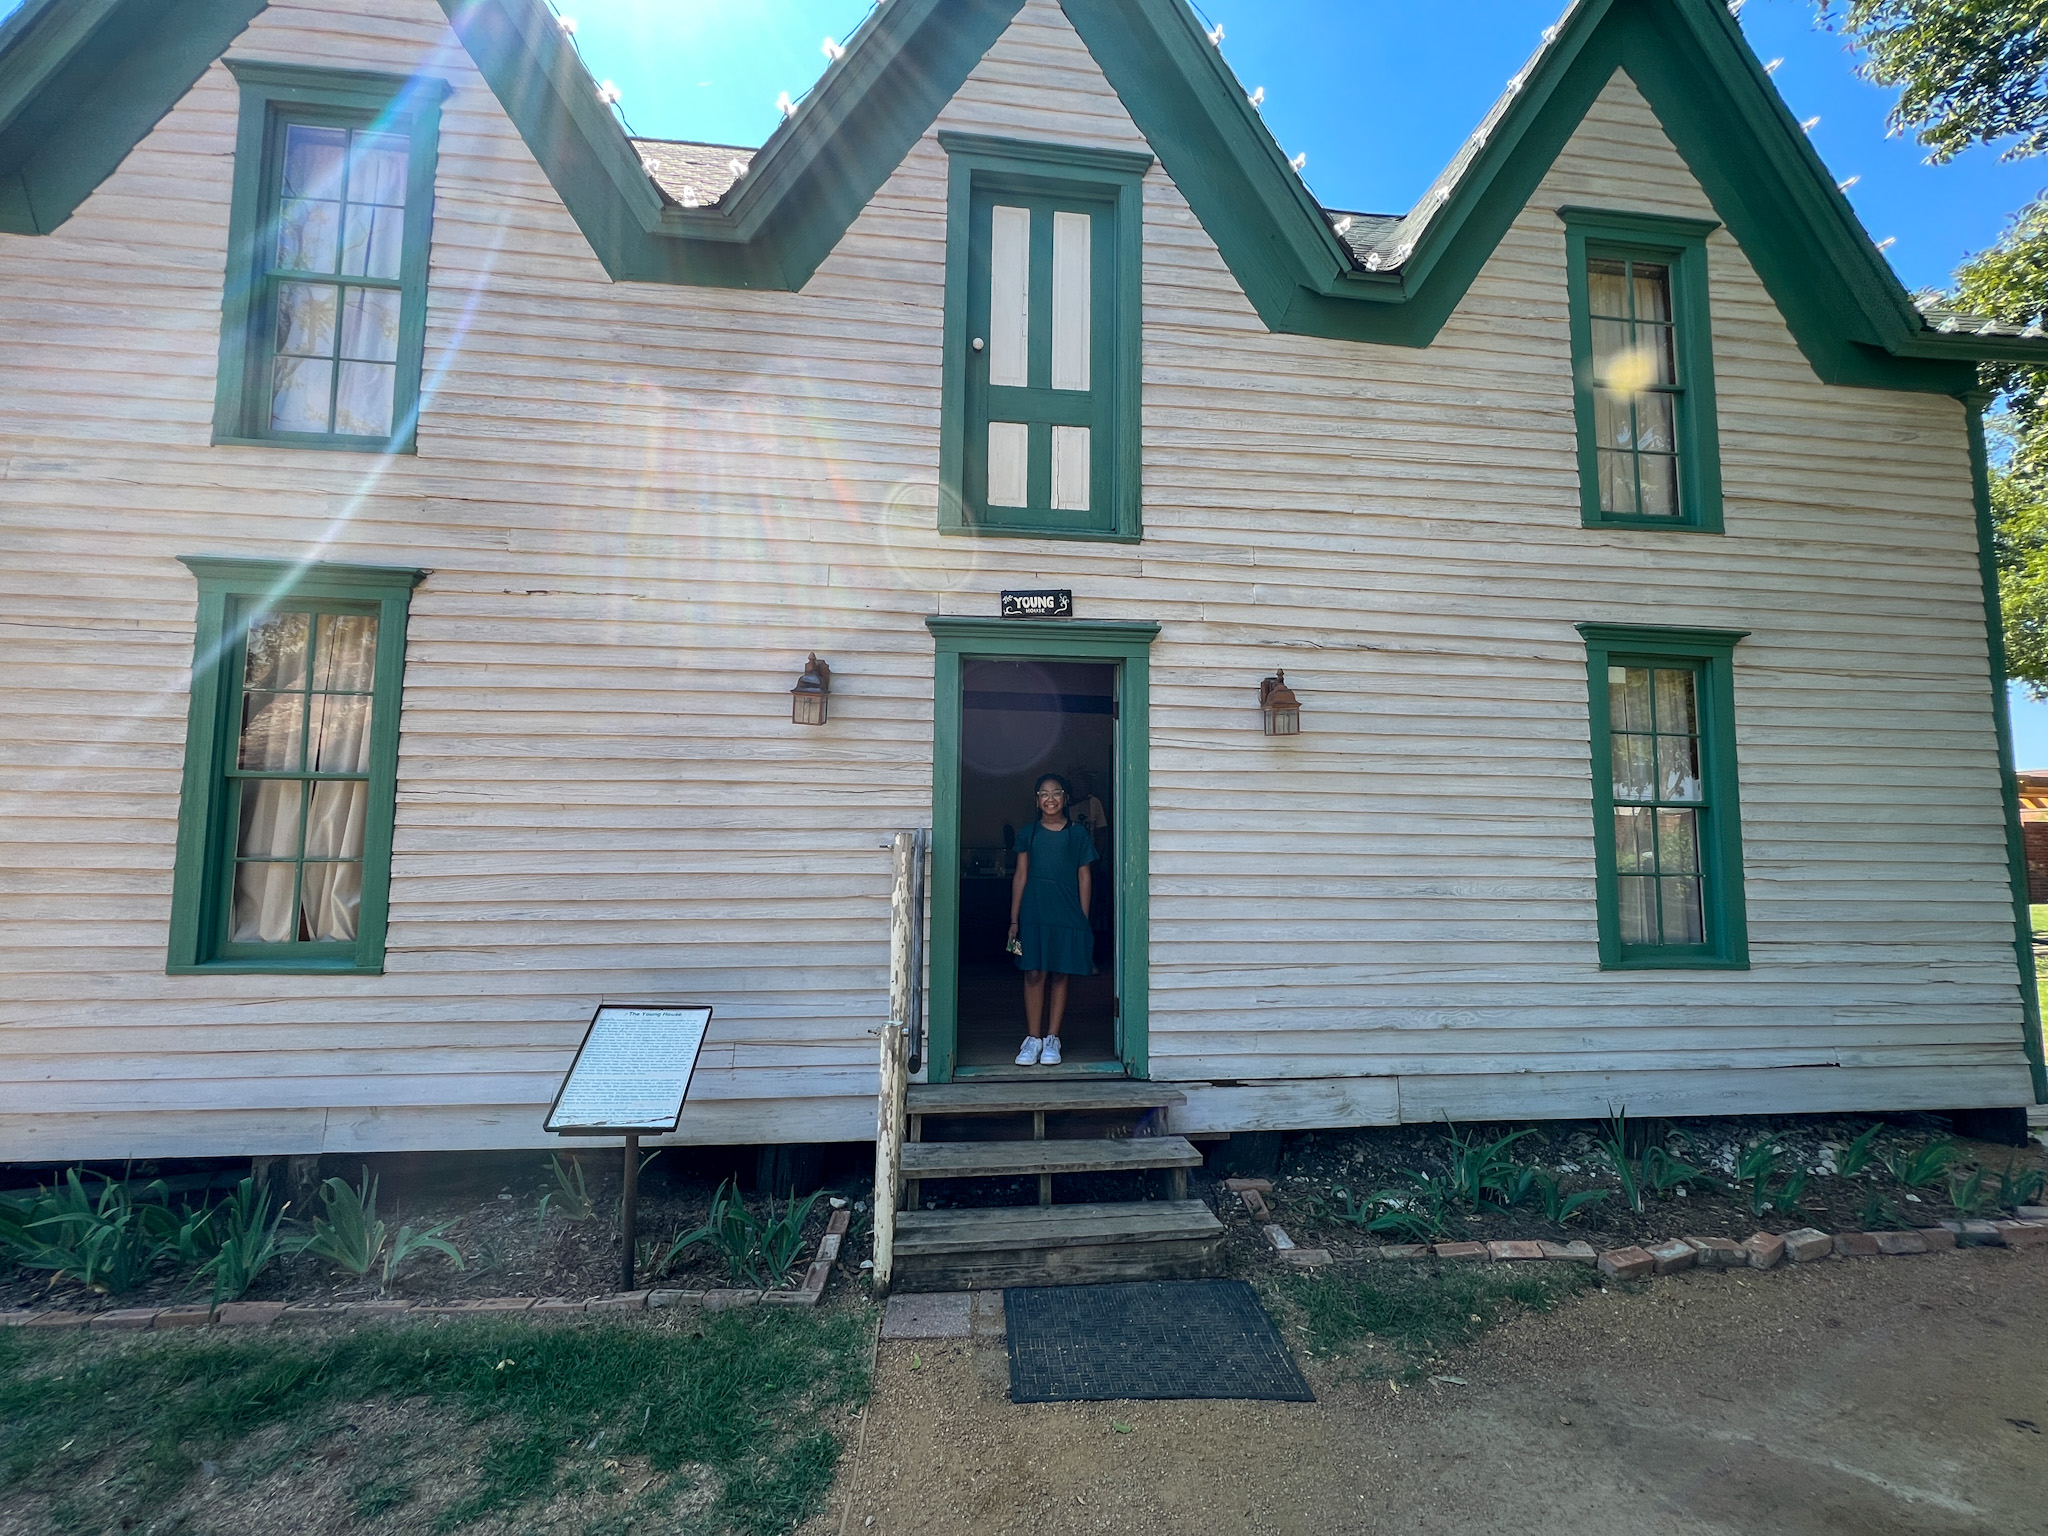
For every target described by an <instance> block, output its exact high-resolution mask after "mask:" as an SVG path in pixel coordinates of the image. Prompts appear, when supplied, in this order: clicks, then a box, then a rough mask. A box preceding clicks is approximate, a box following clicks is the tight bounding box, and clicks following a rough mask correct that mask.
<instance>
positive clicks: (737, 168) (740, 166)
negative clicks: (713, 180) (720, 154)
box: [725, 160, 747, 181]
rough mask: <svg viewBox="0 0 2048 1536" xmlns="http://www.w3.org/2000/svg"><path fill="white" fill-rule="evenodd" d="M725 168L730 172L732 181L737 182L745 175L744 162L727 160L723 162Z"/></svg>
mask: <svg viewBox="0 0 2048 1536" xmlns="http://www.w3.org/2000/svg"><path fill="white" fill-rule="evenodd" d="M725 168H726V169H727V170H728V171H731V172H732V179H733V180H734V181H738V180H739V179H740V178H741V177H742V176H744V175H746V174H747V167H746V163H745V162H744V161H740V160H728V161H726V162H725Z"/></svg>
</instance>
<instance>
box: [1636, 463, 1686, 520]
mask: <svg viewBox="0 0 2048 1536" xmlns="http://www.w3.org/2000/svg"><path fill="white" fill-rule="evenodd" d="M1636 472H1637V475H1638V476H1639V483H1640V484H1641V486H1642V498H1643V515H1644V516H1645V517H1676V516H1678V460H1677V459H1675V458H1673V457H1672V456H1671V455H1670V454H1668V453H1646V454H1644V455H1643V456H1642V458H1641V461H1640V462H1639V463H1638V465H1637V470H1636Z"/></svg>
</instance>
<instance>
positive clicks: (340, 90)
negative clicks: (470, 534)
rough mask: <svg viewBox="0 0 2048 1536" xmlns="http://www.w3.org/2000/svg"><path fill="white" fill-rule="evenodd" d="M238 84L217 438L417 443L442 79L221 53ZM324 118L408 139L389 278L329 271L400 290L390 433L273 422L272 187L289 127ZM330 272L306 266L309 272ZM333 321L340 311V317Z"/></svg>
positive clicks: (390, 448)
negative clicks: (394, 266) (394, 269)
mask: <svg viewBox="0 0 2048 1536" xmlns="http://www.w3.org/2000/svg"><path fill="white" fill-rule="evenodd" d="M224 62H225V63H226V65H227V67H228V68H229V69H230V70H232V71H233V72H234V75H235V79H236V80H237V81H238V82H239V83H240V85H241V90H242V107H241V120H240V124H239V127H238V129H237V131H236V137H235V182H234V196H233V201H232V203H231V205H230V209H229V214H228V267H227V285H226V289H225V291H224V293H223V295H222V300H221V330H220V364H219V372H218V375H217V378H216V384H215V392H214V410H213V441H214V443H215V444H219V445H227V444H235V445H252V444H262V445H264V446H268V447H291V448H326V449H340V450H342V451H344V452H352V453H412V452H414V451H415V445H416V435H417V426H418V419H419V406H420V384H421V377H422V369H423V366H424V362H425V355H426V332H427V267H428V258H429V254H430V251H431V247H432V239H433V229H432V225H433V208H434V174H435V164H436V159H437V156H438V145H439V140H440V123H441V102H442V99H443V98H444V97H445V96H446V95H447V93H448V84H447V82H446V81H444V80H440V79H437V78H435V77H433V76H430V75H410V76H408V75H386V74H378V73H373V72H371V71H367V70H339V69H314V68H308V67H305V66H302V65H296V64H272V63H262V62H256V61H252V60H248V59H227V60H225V61H224ZM294 123H296V124H310V125H329V126H335V127H346V128H353V129H362V128H366V127H371V126H375V127H377V128H378V129H380V130H383V131H388V132H392V133H400V134H403V135H404V136H405V138H406V140H407V145H408V157H407V167H406V189H405V206H404V232H403V237H402V240H401V242H400V251H399V267H398V276H397V278H396V279H381V278H375V277H348V278H344V277H342V276H341V275H340V274H334V277H335V280H336V281H337V282H339V283H340V284H341V286H343V287H345V288H347V289H348V290H349V291H351V292H353V291H355V290H357V289H359V288H360V289H371V290H373V289H380V288H381V289H384V290H387V291H392V292H396V293H397V294H399V296H400V298H399V321H398V333H397V343H396V358H395V362H396V373H395V378H394V383H393V390H392V409H391V422H392V430H391V433H390V435H389V436H388V437H382V436H373V435H368V434H354V433H342V432H289V431H282V430H277V429H273V427H272V426H271V385H270V375H271V363H272V358H273V355H274V341H275V332H276V329H277V325H276V314H277V304H278V299H277V292H276V291H277V289H279V288H280V287H281V286H282V285H283V282H284V279H283V278H281V277H280V276H279V275H277V274H274V273H273V272H272V270H271V261H270V253H271V252H273V251H274V250H275V249H276V246H277V225H278V210H277V202H278V194H277V191H276V187H277V185H278V182H279V179H280V176H281V175H282V167H283V158H282V157H283V149H284V133H285V128H286V127H287V125H289V124H294ZM325 275H327V274H321V273H316V272H308V273H307V276H308V277H309V278H315V279H317V278H319V277H321V276H325ZM336 324H337V325H339V324H340V321H339V320H338V319H337V321H336Z"/></svg>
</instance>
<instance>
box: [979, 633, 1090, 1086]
mask: <svg viewBox="0 0 2048 1536" xmlns="http://www.w3.org/2000/svg"><path fill="white" fill-rule="evenodd" d="M1116 681H1117V679H1116V667H1115V666H1114V665H1113V664H1107V663H1100V662H1080V661H974V660H968V661H964V662H963V663H962V664H961V693H962V697H961V706H962V707H961V714H960V720H961V725H960V871H959V879H960V904H959V914H960V916H959V924H960V927H959V941H960V991H959V1008H958V1020H959V1024H958V1045H957V1051H958V1054H957V1056H956V1058H955V1059H956V1062H957V1064H958V1065H959V1066H960V1067H963V1068H969V1069H972V1068H993V1067H1008V1066H1010V1065H1011V1063H1012V1061H1013V1059H1014V1058H1015V1056H1016V1054H1017V1043H1018V1042H1019V1041H1020V1040H1022V1039H1023V1038H1024V989H1023V977H1022V974H1021V973H1020V972H1019V971H1018V970H1017V965H1016V961H1015V959H1014V957H1012V956H1010V955H1009V954H1006V953H1005V952H1004V948H1003V946H1004V943H1005V941H1006V940H1007V939H1008V937H1009V928H1010V881H1011V877H1012V875H1013V874H1014V873H1015V869H1016V864H1015V854H1014V845H1015V842H1016V835H1017V832H1018V830H1019V829H1020V828H1022V827H1023V826H1025V825H1026V824H1027V823H1029V822H1030V821H1031V820H1033V819H1035V818H1036V816H1037V814H1038V812H1037V809H1036V807H1035V805H1034V804H1033V802H1032V795H1031V792H1032V788H1033V786H1034V785H1035V784H1036V783H1037V781H1038V779H1039V778H1040V777H1041V776H1042V775H1044V774H1048V773H1056V774H1059V775H1060V776H1061V777H1062V778H1064V779H1066V780H1067V782H1068V784H1069V785H1070V786H1071V788H1072V791H1073V801H1072V804H1071V805H1070V806H1069V808H1068V814H1069V816H1070V817H1071V818H1072V819H1073V820H1075V821H1077V822H1079V823H1080V824H1081V825H1083V826H1085V827H1087V828H1088V829H1089V830H1090V832H1091V833H1092V834H1093V835H1094V839H1095V853H1096V862H1095V865H1094V876H1093V884H1094V891H1093V900H1092V902H1091V905H1090V909H1089V920H1090V926H1091V927H1092V928H1093V929H1094V933H1095V974H1094V975H1093V976H1076V977H1074V978H1073V979H1072V980H1071V981H1070V982H1069V983H1068V991H1067V1013H1066V1019H1065V1022H1064V1024H1063V1025H1062V1027H1061V1030H1060V1042H1061V1044H1062V1046H1063V1047H1064V1048H1065V1052H1064V1061H1065V1063H1066V1064H1067V1065H1068V1066H1071V1067H1074V1068H1078V1069H1080V1070H1083V1071H1086V1070H1090V1069H1091V1068H1092V1069H1093V1070H1097V1071H1099V1070H1101V1068H1102V1067H1103V1065H1105V1064H1108V1063H1114V1062H1117V1061H1119V1059H1120V1050H1119V1045H1120V1042H1119V1040H1118V1037H1117V1019H1116V904H1117V898H1118V894H1119V893H1118V892H1117V890H1116V881H1115V877H1114V874H1113V871H1114V869H1115V868H1116V860H1115V858H1114V857H1113V855H1114V853H1115V847H1116V828H1117V806H1116V804H1115V794H1116V708H1117V689H1116ZM1019 1070H1030V1071H1041V1070H1050V1071H1060V1070H1063V1069H1062V1068H1051V1069H1041V1068H1030V1069H1019Z"/></svg>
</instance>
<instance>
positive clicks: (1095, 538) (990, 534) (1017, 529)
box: [939, 523, 1145, 544]
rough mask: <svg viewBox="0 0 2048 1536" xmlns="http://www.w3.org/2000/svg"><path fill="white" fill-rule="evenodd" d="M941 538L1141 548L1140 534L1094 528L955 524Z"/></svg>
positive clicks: (1142, 539)
mask: <svg viewBox="0 0 2048 1536" xmlns="http://www.w3.org/2000/svg"><path fill="white" fill-rule="evenodd" d="M939 532H940V533H941V534H950V535H953V536H955V537H965V538H985V539H1064V540H1066V541H1067V542H1069V543H1084V544H1142V543H1143V542H1144V541H1145V535H1144V534H1143V533H1117V532H1113V531H1104V530H1102V529H1095V528H1034V527H1027V526H1022V525H1018V524H1004V523H955V524H951V525H948V526H944V527H941V528H940V529H939Z"/></svg>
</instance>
